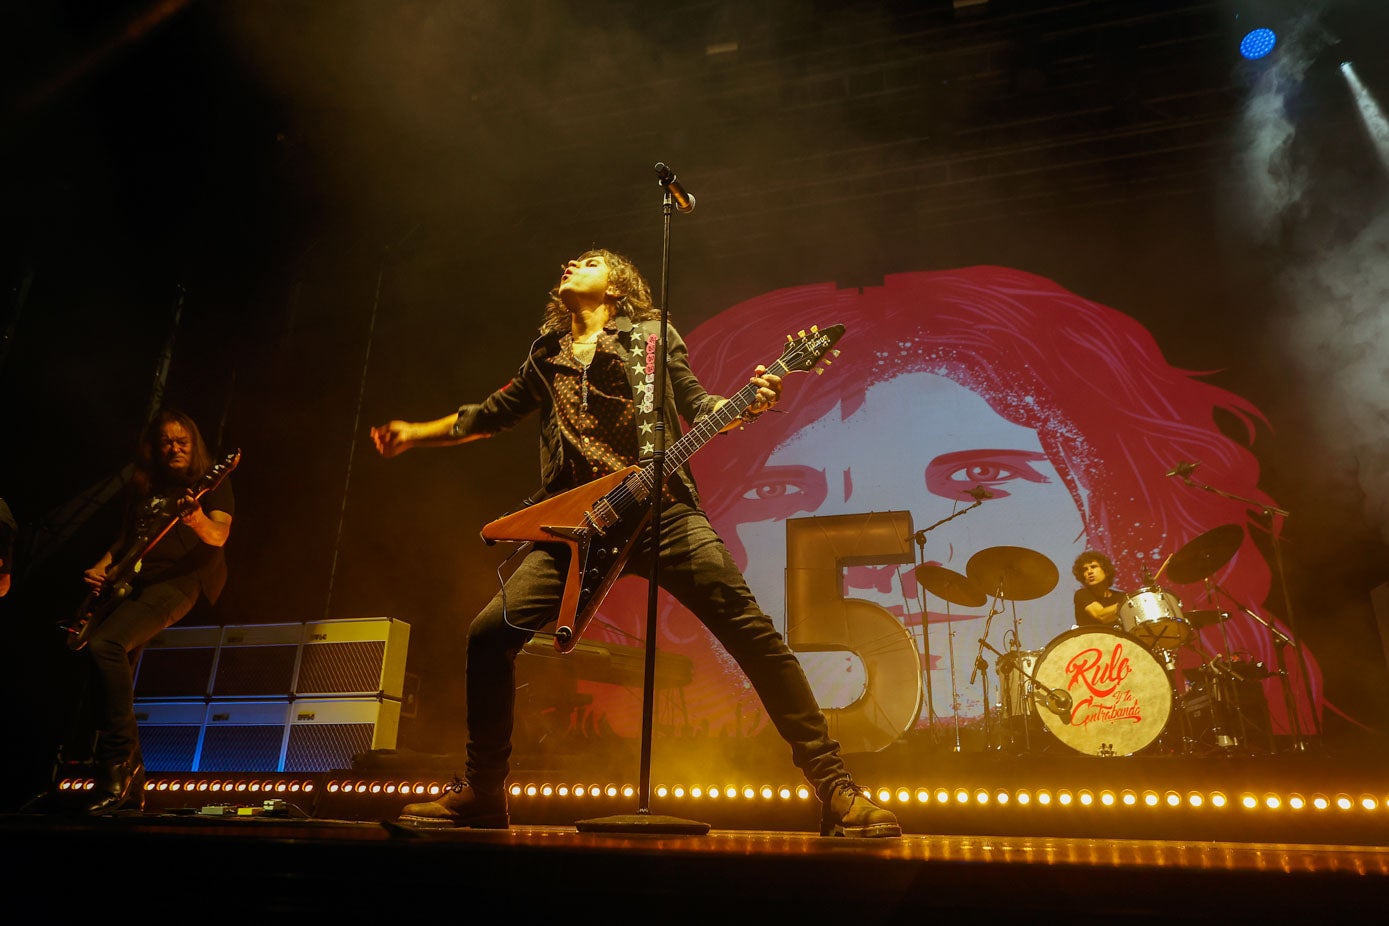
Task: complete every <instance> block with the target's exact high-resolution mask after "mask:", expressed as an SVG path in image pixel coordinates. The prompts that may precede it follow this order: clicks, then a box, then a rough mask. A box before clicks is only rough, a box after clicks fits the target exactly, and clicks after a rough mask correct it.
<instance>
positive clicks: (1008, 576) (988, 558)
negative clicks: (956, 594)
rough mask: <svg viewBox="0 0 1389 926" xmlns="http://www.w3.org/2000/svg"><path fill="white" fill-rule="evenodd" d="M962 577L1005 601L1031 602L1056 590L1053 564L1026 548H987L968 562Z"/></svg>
mask: <svg viewBox="0 0 1389 926" xmlns="http://www.w3.org/2000/svg"><path fill="white" fill-rule="evenodd" d="M965 574H966V575H967V576H969V578H970V581H972V582H973V583H974V584H975V585H976V586H977V587H979V588H981V589H991V590H996V591H995V594H996V595H997V596H998V597H999V598H1004V599H1006V600H1008V601H1031V600H1032V599H1034V598H1041V597H1042V596H1043V595H1048V594H1050V593H1051V590H1052V589H1054V588H1056V582H1057V579H1059V578H1060V574H1059V573H1058V572H1057V571H1056V564H1055V563H1053V562H1052V561H1051V560H1049V559H1047V558H1046V557H1045V556H1043V555H1042V554H1041V553H1038V552H1037V551H1035V550H1029V549H1027V548H1026V547H989V548H987V549H984V550H980V551H979V552H978V553H976V554H974V555H973V556H971V557H970V558H969V562H968V563H967V564H966V565H965Z"/></svg>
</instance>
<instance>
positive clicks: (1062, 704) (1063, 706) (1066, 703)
mask: <svg viewBox="0 0 1389 926" xmlns="http://www.w3.org/2000/svg"><path fill="white" fill-rule="evenodd" d="M1042 703H1043V704H1045V705H1046V707H1047V710H1049V711H1051V712H1052V713H1053V714H1055V715H1056V716H1057V717H1060V718H1061V719H1062V720H1064V721H1066V723H1070V722H1071V707H1072V701H1071V693H1070V692H1069V691H1061V690H1059V689H1056V688H1053V689H1052V690H1051V691H1050V692H1048V693H1047V696H1046V698H1044V699H1043V701H1042Z"/></svg>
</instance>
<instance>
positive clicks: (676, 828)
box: [574, 813, 710, 836]
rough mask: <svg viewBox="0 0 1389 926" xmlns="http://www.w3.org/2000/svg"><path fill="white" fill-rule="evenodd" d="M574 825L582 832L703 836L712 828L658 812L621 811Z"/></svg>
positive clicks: (706, 824)
mask: <svg viewBox="0 0 1389 926" xmlns="http://www.w3.org/2000/svg"><path fill="white" fill-rule="evenodd" d="M574 826H575V828H577V829H578V831H579V832H580V833H618V834H628V833H650V834H653V835H658V836H703V835H705V834H707V833H708V832H709V829H710V826H709V824H708V823H701V822H700V821H698V820H685V819H682V818H680V817H667V816H665V815H663V814H658V813H620V814H614V815H613V816H611V817H595V818H594V819H592V820H580V821H579V822H577V823H575V824H574Z"/></svg>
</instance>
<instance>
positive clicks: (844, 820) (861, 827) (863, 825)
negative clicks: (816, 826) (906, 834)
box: [820, 778, 902, 838]
mask: <svg viewBox="0 0 1389 926" xmlns="http://www.w3.org/2000/svg"><path fill="white" fill-rule="evenodd" d="M820 835H821V836H853V837H869V838H873V837H881V836H901V835H902V827H901V826H899V825H898V824H897V818H896V817H895V816H893V815H892V812H891V811H888V810H884V809H883V808H881V807H879V806H878V805H877V804H875V803H873V801H872V800H871V799H870V798H869V797H868V795H867V794H866V793H864V792H863V791H862V790H861V789H860V788H859V786H858V785H856V784H854V783H853V782H852V781H850V780H849V779H847V778H846V779H844V780H843V781H840V782H836V783H835V785H834V787H833V788H832V789H831V790H830V796H829V800H827V801H825V803H824V810H823V814H822V816H821V818H820Z"/></svg>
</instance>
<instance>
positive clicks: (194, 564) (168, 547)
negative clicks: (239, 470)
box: [126, 477, 236, 604]
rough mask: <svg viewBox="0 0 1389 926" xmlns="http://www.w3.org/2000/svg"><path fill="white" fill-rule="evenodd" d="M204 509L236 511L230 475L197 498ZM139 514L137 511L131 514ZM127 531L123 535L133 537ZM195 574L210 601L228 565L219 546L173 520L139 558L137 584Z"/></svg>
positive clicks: (222, 579) (224, 577)
mask: <svg viewBox="0 0 1389 926" xmlns="http://www.w3.org/2000/svg"><path fill="white" fill-rule="evenodd" d="M198 503H199V505H200V506H201V507H202V509H203V511H204V512H210V511H225V512H226V513H227V514H229V515H235V514H236V497H235V495H234V494H233V493H232V487H231V478H230V477H227V478H224V479H223V480H222V482H221V484H220V485H218V486H217V487H216V488H213V489H209V490H208V491H207V492H205V493H204V494H203V496H202V497H201V498H200V499H198ZM132 516H134V517H138V512H135V513H133V515H132ZM133 534H134V532H133V531H130V530H128V531H127V533H126V536H133ZM189 574H196V575H197V576H198V582H199V584H200V585H201V586H202V590H203V594H204V595H205V596H206V597H207V600H208V601H210V602H213V603H214V604H215V603H216V601H217V598H218V596H219V595H221V593H222V586H223V585H225V584H226V579H227V565H226V556H225V554H224V552H223V548H222V547H213V546H209V545H208V544H205V543H203V542H202V541H201V540H199V539H198V535H197V534H195V533H194V532H193V529H192V528H191V527H189V526H188V525H186V524H184V523H183V522H182V521H179V522H178V523H176V524H175V525H174V526H173V527H172V528H171V529H170V530H169V533H167V534H165V535H164V538H163V539H162V540H160V541H159V543H157V544H155V547H154V549H153V550H150V551H149V553H147V554H145V558H144V559H143V560H141V566H140V574H139V579H138V581H139V583H140V584H141V585H148V584H149V583H151V582H158V581H160V580H162V579H171V578H174V577H176V576H183V575H189Z"/></svg>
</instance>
